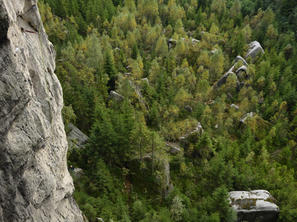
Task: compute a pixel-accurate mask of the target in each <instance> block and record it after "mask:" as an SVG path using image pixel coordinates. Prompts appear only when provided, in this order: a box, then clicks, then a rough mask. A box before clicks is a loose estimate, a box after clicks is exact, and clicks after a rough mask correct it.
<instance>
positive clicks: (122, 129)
mask: <svg viewBox="0 0 297 222" xmlns="http://www.w3.org/2000/svg"><path fill="white" fill-rule="evenodd" d="M39 9H40V12H41V15H42V20H43V22H44V26H45V29H46V31H47V34H48V36H49V38H50V40H51V41H52V43H53V44H54V46H55V49H56V53H57V55H56V74H57V76H58V78H59V80H60V82H61V84H62V87H63V93H64V103H65V107H64V109H63V117H64V123H65V127H66V131H67V126H68V124H69V123H72V124H74V125H75V126H77V127H78V128H79V129H80V130H81V131H83V132H84V133H85V134H86V135H88V137H89V140H88V142H87V144H86V145H85V148H82V149H71V148H70V149H69V153H68V162H69V163H68V165H73V166H74V167H77V168H82V169H83V174H82V175H81V176H80V177H79V178H78V177H75V176H74V183H75V188H76V191H75V193H74V197H75V199H76V201H77V203H78V204H79V206H80V209H81V210H82V211H83V212H84V214H85V215H86V217H87V218H88V220H89V221H90V222H94V221H98V219H97V218H102V219H103V220H104V221H105V222H106V221H107V222H109V221H110V222H111V221H114V222H115V221H123V222H124V221H125V222H128V221H131V222H132V221H142V222H146V221H147V222H152V221H156V222H158V221H159V222H167V221H168V222H169V221H183V222H188V221H189V222H190V221H193V222H219V221H222V222H227V221H230V222H231V221H236V213H235V212H234V211H233V210H232V208H231V207H230V204H229V201H228V192H230V191H236V190H239V191H240V190H247V191H248V190H259V189H263V190H267V191H269V192H270V193H271V194H272V196H273V197H274V198H275V200H273V201H275V203H276V204H277V205H278V206H279V216H278V221H281V222H291V221H292V222H294V221H297V162H296V157H297V150H296V148H297V105H296V104H297V92H296V90H297V43H296V40H297V2H296V1H295V0H282V1H279V0H137V1H134V0H40V1H39ZM255 41H257V42H255ZM251 43H252V44H251ZM258 43H259V45H260V46H259V45H258ZM253 45H256V46H258V47H260V48H259V49H261V48H263V51H262V50H260V51H258V53H252V52H251V51H250V48H251V47H252V46H253ZM239 56H240V57H239Z"/></svg>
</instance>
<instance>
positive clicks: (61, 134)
mask: <svg viewBox="0 0 297 222" xmlns="http://www.w3.org/2000/svg"><path fill="white" fill-rule="evenodd" d="M54 70H55V52H54V49H53V45H52V44H51V43H50V42H49V41H48V39H47V35H46V33H45V31H44V28H43V25H42V22H41V19H40V15H39V11H38V8H37V2H36V1H34V0H0V107H1V108H0V134H1V135H0V164H1V166H0V221H3V222H24V221H26V222H29V221H30V222H31V221H33V222H49V221H50V222H80V221H83V217H82V215H81V211H80V210H79V209H78V207H77V205H76V203H75V201H74V200H73V198H72V193H73V190H74V186H73V182H72V178H71V176H70V175H69V172H68V170H67V165H66V153H67V147H68V145H67V140H66V135H65V131H64V125H63V122H62V117H61V109H62V107H63V96H62V89H61V86H60V83H59V81H58V79H57V77H56V75H55V74H54Z"/></svg>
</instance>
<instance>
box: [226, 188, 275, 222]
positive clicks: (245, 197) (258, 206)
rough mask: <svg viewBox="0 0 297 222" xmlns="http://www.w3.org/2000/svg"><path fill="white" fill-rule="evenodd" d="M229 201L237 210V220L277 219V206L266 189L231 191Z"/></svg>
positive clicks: (264, 221)
mask: <svg viewBox="0 0 297 222" xmlns="http://www.w3.org/2000/svg"><path fill="white" fill-rule="evenodd" d="M229 201H230V204H231V206H232V208H233V209H234V210H235V211H236V212H237V221H238V222H241V221H248V222H254V221H259V222H274V221H277V217H278V213H279V208H278V206H277V205H276V204H275V203H274V202H275V200H274V198H273V197H272V196H271V194H270V193H269V192H268V191H266V190H253V191H232V192H230V193H229Z"/></svg>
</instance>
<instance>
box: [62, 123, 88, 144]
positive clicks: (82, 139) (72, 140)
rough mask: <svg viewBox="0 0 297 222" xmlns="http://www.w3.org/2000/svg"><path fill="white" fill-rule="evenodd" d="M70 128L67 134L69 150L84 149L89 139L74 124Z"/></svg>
mask: <svg viewBox="0 0 297 222" xmlns="http://www.w3.org/2000/svg"><path fill="white" fill-rule="evenodd" d="M68 128H69V132H68V133H67V140H68V144H69V148H83V147H84V146H85V144H86V142H87V140H88V139H89V137H88V136H87V135H86V134H84V133H83V132H82V131H80V130H79V129H78V128H77V127H76V126H74V125H73V124H72V123H70V124H69V125H68Z"/></svg>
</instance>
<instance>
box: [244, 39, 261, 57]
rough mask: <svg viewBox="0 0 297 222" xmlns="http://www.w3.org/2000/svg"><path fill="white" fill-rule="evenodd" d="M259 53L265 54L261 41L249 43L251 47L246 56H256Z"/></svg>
mask: <svg viewBox="0 0 297 222" xmlns="http://www.w3.org/2000/svg"><path fill="white" fill-rule="evenodd" d="M259 53H262V54H264V49H263V48H262V46H261V44H260V43H259V42H257V41H253V42H251V43H250V44H249V49H248V52H247V54H246V56H245V58H248V57H251V58H255V57H256V56H257V55H258V54H259Z"/></svg>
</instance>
